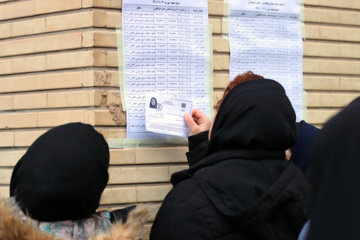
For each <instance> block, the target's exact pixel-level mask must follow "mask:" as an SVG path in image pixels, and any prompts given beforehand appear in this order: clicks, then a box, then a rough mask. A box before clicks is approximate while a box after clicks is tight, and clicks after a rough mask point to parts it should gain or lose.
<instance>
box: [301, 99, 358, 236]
mask: <svg viewBox="0 0 360 240" xmlns="http://www.w3.org/2000/svg"><path fill="white" fill-rule="evenodd" d="M359 146H360V98H357V99H356V100H354V101H353V102H352V103H350V104H349V106H347V107H346V108H345V109H343V110H342V111H341V112H340V113H339V114H337V115H336V116H334V117H333V118H331V119H330V120H329V121H328V122H327V123H326V124H325V125H324V127H323V128H322V129H321V130H320V133H319V134H318V136H317V138H316V140H315V144H314V148H313V152H312V155H311V159H310V182H311V188H312V190H311V193H312V198H313V199H312V203H311V224H310V231H309V235H308V239H329V240H332V239H360V228H359V216H360V174H359V172H360V148H359Z"/></svg>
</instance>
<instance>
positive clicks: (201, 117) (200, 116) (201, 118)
mask: <svg viewBox="0 0 360 240" xmlns="http://www.w3.org/2000/svg"><path fill="white" fill-rule="evenodd" d="M192 117H193V119H194V120H195V122H196V123H198V124H199V123H203V122H206V121H207V119H208V117H207V116H206V115H205V114H204V113H202V112H201V111H200V110H198V109H194V110H193V111H192Z"/></svg>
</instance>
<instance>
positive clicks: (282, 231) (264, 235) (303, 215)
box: [150, 80, 309, 240]
mask: <svg viewBox="0 0 360 240" xmlns="http://www.w3.org/2000/svg"><path fill="white" fill-rule="evenodd" d="M294 142H295V113H294V110H293V108H292V106H291V104H290V102H289V100H288V98H287V96H286V94H285V91H284V89H283V88H282V86H281V85H280V84H278V83H277V82H275V81H272V80H253V81H249V82H245V83H242V84H240V85H239V86H237V87H235V88H234V89H232V90H231V91H230V93H229V94H228V95H227V96H226V98H225V99H224V101H223V103H222V105H221V107H220V109H219V111H218V113H217V116H216V119H215V122H214V126H213V128H212V133H211V138H210V141H209V142H208V143H207V132H205V133H201V134H198V135H195V136H192V137H190V138H189V150H190V151H189V153H188V154H187V156H188V160H189V165H190V168H189V169H187V170H184V171H181V172H178V173H175V174H174V175H173V176H172V179H171V181H172V183H173V185H174V188H173V189H172V190H171V191H170V192H169V194H168V195H167V196H166V198H165V200H164V202H163V205H162V206H161V208H160V210H159V212H158V214H157V216H156V218H155V222H154V225H153V227H152V229H151V234H150V239H151V240H158V239H166V240H169V239H179V240H180V239H181V240H183V239H192V240H195V239H218V240H220V239H221V240H232V239H274V240H275V239H284V240H285V239H286V240H291V239H296V238H297V236H298V234H299V232H300V230H301V228H302V226H303V224H304V223H305V222H306V221H307V219H308V214H307V203H308V202H307V201H308V192H309V186H308V182H307V180H306V178H305V177H304V175H303V174H302V172H301V171H300V169H299V168H298V167H296V166H295V165H293V164H292V163H290V162H288V161H286V160H285V150H286V149H287V148H289V147H290V146H292V145H293V144H294Z"/></svg>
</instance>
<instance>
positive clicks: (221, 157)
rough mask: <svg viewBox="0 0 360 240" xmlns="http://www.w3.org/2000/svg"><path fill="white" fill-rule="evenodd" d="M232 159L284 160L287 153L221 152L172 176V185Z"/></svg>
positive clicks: (260, 151)
mask: <svg viewBox="0 0 360 240" xmlns="http://www.w3.org/2000/svg"><path fill="white" fill-rule="evenodd" d="M231 159H239V160H241V159H246V160H265V159H284V160H285V152H283V151H278V150H265V149H238V150H229V151H220V152H216V153H213V154H211V155H209V156H207V157H206V158H204V159H202V160H201V161H199V162H197V163H195V164H193V165H192V166H190V168H188V169H185V170H182V171H179V172H176V173H174V174H173V175H172V176H171V183H172V184H173V185H174V186H175V185H176V184H178V183H179V182H181V181H182V180H184V179H186V178H189V177H191V176H192V175H193V174H194V173H195V172H196V171H198V170H199V169H202V168H205V167H207V166H211V165H214V164H216V163H218V162H221V161H226V160H231Z"/></svg>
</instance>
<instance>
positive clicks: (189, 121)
mask: <svg viewBox="0 0 360 240" xmlns="http://www.w3.org/2000/svg"><path fill="white" fill-rule="evenodd" d="M184 120H185V123H186V125H188V127H189V129H190V132H192V130H194V129H195V128H197V127H198V125H197V124H196V122H195V121H194V119H193V118H192V116H190V114H189V113H185V114H184Z"/></svg>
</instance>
